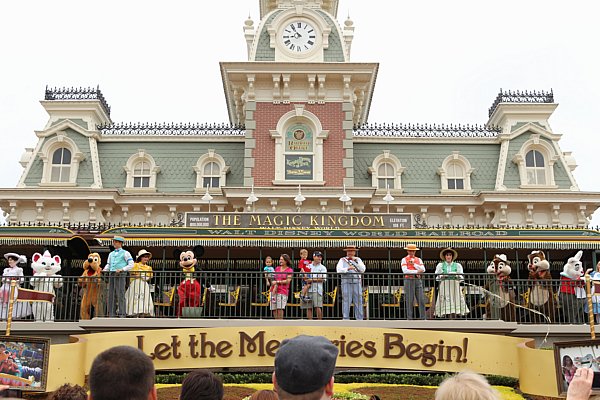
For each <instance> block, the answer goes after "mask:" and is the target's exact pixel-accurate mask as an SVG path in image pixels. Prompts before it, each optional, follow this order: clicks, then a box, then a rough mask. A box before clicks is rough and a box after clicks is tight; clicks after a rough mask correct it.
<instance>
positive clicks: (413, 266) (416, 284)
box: [402, 244, 425, 319]
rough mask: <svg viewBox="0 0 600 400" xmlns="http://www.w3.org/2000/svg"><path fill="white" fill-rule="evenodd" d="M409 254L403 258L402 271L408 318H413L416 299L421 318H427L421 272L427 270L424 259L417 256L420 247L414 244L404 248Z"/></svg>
mask: <svg viewBox="0 0 600 400" xmlns="http://www.w3.org/2000/svg"><path fill="white" fill-rule="evenodd" d="M404 250H406V252H407V253H408V255H407V256H406V257H404V258H403V259H402V272H403V273H404V304H405V306H406V318H407V319H413V305H414V302H415V300H416V302H417V304H418V306H419V318H420V319H425V297H424V296H423V282H422V281H421V274H423V272H425V265H423V260H421V259H420V258H419V257H416V256H415V253H416V251H417V250H419V248H418V247H417V246H416V245H414V244H407V245H406V247H405V248H404Z"/></svg>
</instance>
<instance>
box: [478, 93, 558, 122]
mask: <svg viewBox="0 0 600 400" xmlns="http://www.w3.org/2000/svg"><path fill="white" fill-rule="evenodd" d="M500 103H554V92H553V91H552V89H550V91H549V92H546V91H544V90H539V91H538V90H532V91H528V90H524V91H521V90H514V91H513V90H507V91H504V90H502V89H500V93H498V96H496V100H494V103H493V104H492V106H491V107H490V110H489V114H488V116H489V117H491V116H492V114H493V113H494V111H496V108H498V105H500Z"/></svg>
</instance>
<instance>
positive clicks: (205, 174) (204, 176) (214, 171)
mask: <svg viewBox="0 0 600 400" xmlns="http://www.w3.org/2000/svg"><path fill="white" fill-rule="evenodd" d="M194 171H195V172H196V193H203V192H204V191H205V190H206V187H207V186H208V188H209V189H220V188H222V187H223V186H225V185H226V179H227V173H228V172H229V166H228V165H227V164H225V159H224V158H223V157H221V155H219V154H217V153H216V152H215V151H214V150H213V149H209V150H208V153H206V154H203V155H202V156H200V158H198V161H197V162H196V165H195V166H194Z"/></svg>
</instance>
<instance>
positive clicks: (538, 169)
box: [525, 150, 546, 185]
mask: <svg viewBox="0 0 600 400" xmlns="http://www.w3.org/2000/svg"><path fill="white" fill-rule="evenodd" d="M544 165H545V163H544V155H543V154H542V153H540V152H539V151H537V150H530V151H528V152H527V155H526V156H525V169H526V171H527V184H528V185H545V184H546V168H545V166H544Z"/></svg>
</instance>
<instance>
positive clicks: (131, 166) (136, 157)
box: [123, 149, 160, 193]
mask: <svg viewBox="0 0 600 400" xmlns="http://www.w3.org/2000/svg"><path fill="white" fill-rule="evenodd" d="M140 162H146V163H148V164H149V166H150V185H149V187H142V188H139V187H134V186H133V182H134V179H133V178H134V177H135V175H134V171H135V167H136V165H137V164H138V163H140ZM123 169H124V170H125V172H126V173H127V179H126V181H125V192H127V193H149V192H150V193H153V192H156V175H157V174H158V173H159V172H160V167H159V166H158V165H156V162H155V161H154V157H152V155H150V154H148V153H147V152H146V150H144V149H139V150H138V151H137V153H135V154H132V155H131V157H129V159H128V160H127V163H126V164H125V166H123Z"/></svg>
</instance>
